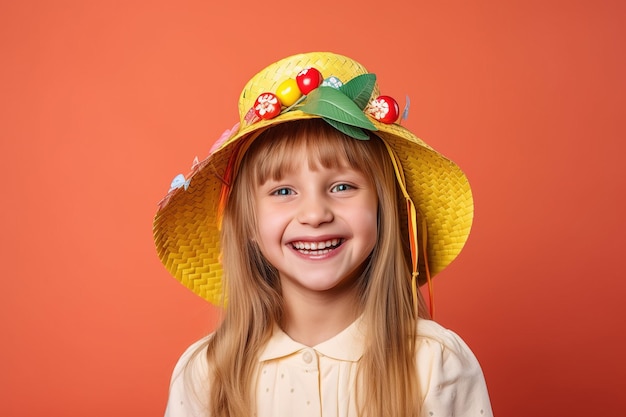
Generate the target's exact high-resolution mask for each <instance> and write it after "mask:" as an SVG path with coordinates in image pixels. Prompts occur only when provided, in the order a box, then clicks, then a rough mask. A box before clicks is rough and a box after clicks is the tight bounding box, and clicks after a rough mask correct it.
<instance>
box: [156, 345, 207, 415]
mask: <svg viewBox="0 0 626 417" xmlns="http://www.w3.org/2000/svg"><path fill="white" fill-rule="evenodd" d="M209 338H210V336H207V337H204V338H202V339H200V340H198V341H197V342H195V343H193V344H192V345H191V346H189V347H188V348H187V349H186V350H185V352H184V353H183V354H182V355H181V356H180V358H179V359H178V362H177V363H176V366H175V367H174V371H173V372H172V379H171V382H170V390H169V398H168V401H167V409H166V411H165V416H166V417H192V416H200V415H203V414H204V410H206V407H207V401H206V398H207V397H206V396H207V393H208V389H209V386H208V379H209V378H208V376H209V367H208V361H207V355H206V349H207V344H208V341H209Z"/></svg>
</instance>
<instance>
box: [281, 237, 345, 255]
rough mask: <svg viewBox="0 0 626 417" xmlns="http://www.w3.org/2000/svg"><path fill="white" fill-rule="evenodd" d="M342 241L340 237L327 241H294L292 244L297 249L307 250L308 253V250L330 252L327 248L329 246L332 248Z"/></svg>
mask: <svg viewBox="0 0 626 417" xmlns="http://www.w3.org/2000/svg"><path fill="white" fill-rule="evenodd" d="M340 242H341V240H340V239H331V240H327V241H325V242H302V241H298V242H293V243H292V245H293V247H294V248H295V249H298V250H300V251H306V253H308V251H322V253H328V252H329V251H328V250H325V249H327V248H331V249H332V248H334V247H335V246H337V245H338V244H339V243H340Z"/></svg>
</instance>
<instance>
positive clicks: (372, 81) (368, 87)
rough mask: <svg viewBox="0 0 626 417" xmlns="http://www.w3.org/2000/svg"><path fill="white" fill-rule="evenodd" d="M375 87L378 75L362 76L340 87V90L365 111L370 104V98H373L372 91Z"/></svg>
mask: <svg viewBox="0 0 626 417" xmlns="http://www.w3.org/2000/svg"><path fill="white" fill-rule="evenodd" d="M375 85H376V74H361V75H357V76H356V77H354V78H353V79H351V80H350V81H348V82H347V83H345V84H344V85H342V86H341V87H339V90H341V92H342V93H344V94H345V95H347V96H348V97H350V98H351V99H352V101H354V102H355V103H356V105H357V106H359V108H360V109H361V110H363V109H364V108H365V106H367V103H369V101H370V98H372V91H373V90H374V86H375Z"/></svg>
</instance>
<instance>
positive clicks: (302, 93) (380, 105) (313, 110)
mask: <svg viewBox="0 0 626 417" xmlns="http://www.w3.org/2000/svg"><path fill="white" fill-rule="evenodd" d="M375 86H376V74H371V73H366V74H361V75H357V76H356V77H354V78H352V79H351V80H349V81H347V82H346V83H344V82H343V81H342V80H340V79H339V78H337V77H336V76H330V77H328V78H324V77H323V76H322V73H321V72H320V71H319V70H318V69H316V68H314V67H308V68H305V69H303V70H302V71H300V72H299V73H298V74H297V75H296V77H295V78H288V79H286V80H285V81H283V82H282V83H280V84H279V85H278V87H277V89H276V91H275V92H265V93H262V94H260V95H259V96H258V97H257V99H256V100H255V102H254V105H253V106H252V108H251V109H249V111H248V112H247V113H246V115H245V117H244V120H243V122H244V123H245V124H248V125H251V124H254V123H256V122H258V121H260V120H271V119H273V118H275V117H277V116H279V115H281V114H284V113H287V112H290V111H293V110H300V111H302V112H303V113H307V114H312V115H316V116H319V117H321V118H322V119H323V120H324V121H326V122H327V123H328V124H330V125H331V126H333V127H334V128H335V129H337V130H339V131H340V132H343V133H344V134H346V135H348V136H350V137H353V138H355V139H359V140H368V139H369V135H368V134H367V133H366V132H365V131H364V130H368V131H376V130H378V129H377V128H376V126H375V125H374V124H373V123H372V121H371V120H370V119H369V118H368V117H367V116H369V117H371V118H372V119H374V120H376V121H378V122H381V123H385V124H392V123H396V122H398V121H399V120H405V119H406V118H407V117H408V112H409V106H410V101H409V98H408V96H407V97H406V106H405V108H404V111H403V112H402V115H400V108H399V106H398V102H397V101H396V100H395V99H394V98H393V97H390V96H385V95H380V96H378V97H376V98H375V99H373V100H371V97H372V93H373V91H374V87H375ZM238 130H239V123H237V124H235V126H233V127H232V129H228V130H226V131H225V132H224V133H223V134H222V135H221V136H220V138H219V139H218V140H217V141H216V142H215V143H214V144H213V146H212V147H211V150H210V151H209V155H211V154H212V153H213V152H214V151H215V150H217V149H219V148H220V147H221V145H222V144H224V143H225V142H226V141H228V139H229V138H230V137H232V136H233V135H234V134H236V132H237V131H238ZM205 162H206V161H202V162H199V161H198V158H197V157H196V158H195V159H194V163H193V165H192V171H191V173H190V174H189V175H188V176H187V177H185V175H183V174H178V175H176V177H175V178H174V179H173V180H172V182H171V185H170V189H169V193H168V195H167V196H166V197H165V198H164V199H163V200H161V201H160V202H159V207H160V208H163V207H164V206H165V205H166V204H167V203H168V201H169V199H170V197H171V194H172V192H173V191H175V190H177V189H179V188H184V189H185V190H187V189H188V188H189V185H190V182H191V177H193V175H194V174H195V173H196V172H197V171H198V170H199V169H200V168H201V167H202V166H203V165H204V163H205Z"/></svg>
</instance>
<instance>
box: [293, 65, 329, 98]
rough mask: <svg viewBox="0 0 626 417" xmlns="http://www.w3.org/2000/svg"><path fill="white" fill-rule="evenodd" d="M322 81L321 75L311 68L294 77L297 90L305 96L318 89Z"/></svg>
mask: <svg viewBox="0 0 626 417" xmlns="http://www.w3.org/2000/svg"><path fill="white" fill-rule="evenodd" d="M323 80H324V77H322V73H321V72H319V71H318V70H317V69H315V68H313V67H310V68H305V69H303V70H302V71H300V72H299V73H298V75H297V76H296V82H297V83H298V88H299V89H300V92H302V94H305V95H306V94H309V93H310V92H311V91H313V90H315V89H316V88H317V87H319V85H320V84H321V83H322V81H323Z"/></svg>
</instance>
